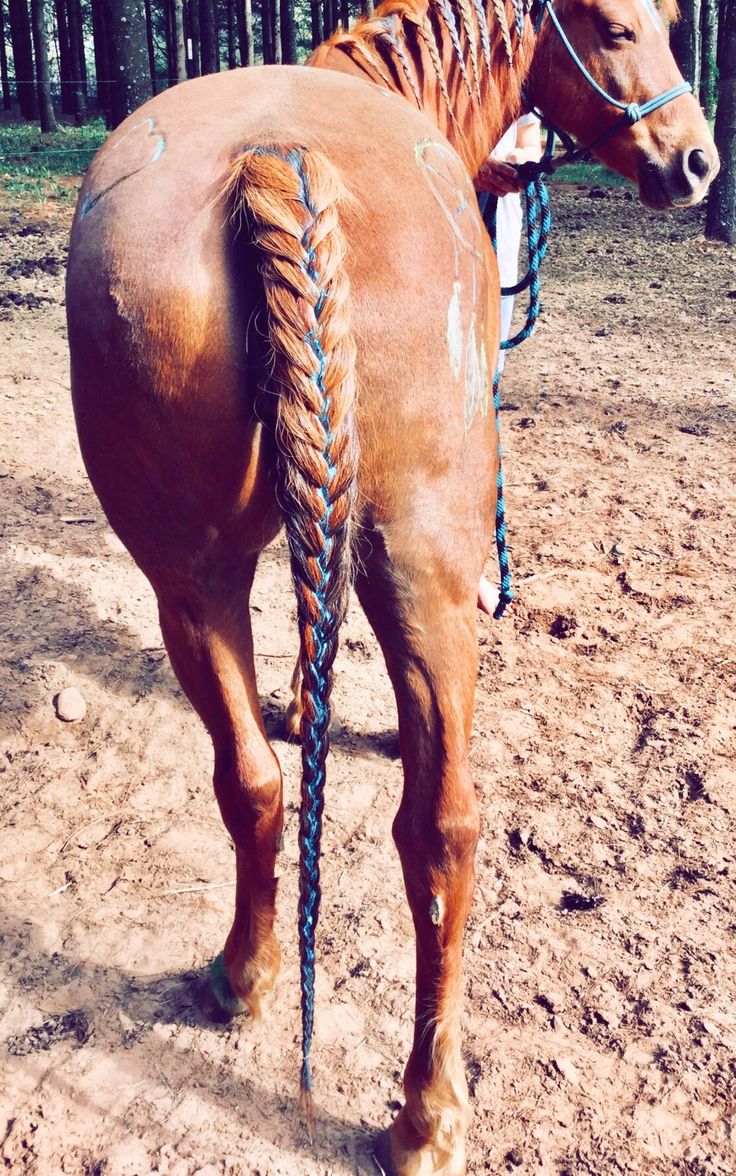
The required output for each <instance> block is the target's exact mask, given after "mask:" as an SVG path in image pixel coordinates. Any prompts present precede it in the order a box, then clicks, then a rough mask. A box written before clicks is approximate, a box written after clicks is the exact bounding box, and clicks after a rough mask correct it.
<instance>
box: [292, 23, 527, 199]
mask: <svg viewBox="0 0 736 1176" xmlns="http://www.w3.org/2000/svg"><path fill="white" fill-rule="evenodd" d="M528 24H529V22H528V21H527V22H526V25H527V34H526V36H525V37H524V39H523V41H521V42H520V40H519V37H518V35H517V32H516V26H515V19H514V6H513V3H512V2H511V0H385V3H383V4H381V6H380V7H379V8H378V9H377V11H376V13H375V15H374V16H372V17H369V18H367V19H365V20H361V21H359V22H358V24H356V26H355V27H354V28H353V29H351V31H350V32H349V33H344V32H338V33H336V34H335V35H334V36H333V37H331V38H330V40H329V41H327V42H326V43H325V44H324V45H322V46H320V48H319V49H317V50H316V51H315V53H314V54H313V55H312V57H311V58H310V61H309V64H310V65H313V66H317V67H319V68H326V69H340V70H345V71H347V72H351V73H352V72H355V73H359V74H362V75H363V76H365V77H367V78H370V80H371V81H374V82H376V83H378V84H379V85H383V86H385V87H386V88H387V89H390V90H393V91H395V92H396V93H399V94H402V95H403V96H404V97H405V98H406V99H407V100H408V101H409V102H411V103H412V105H415V106H417V107H419V108H420V109H421V110H422V111H423V112H424V113H425V114H426V115H428V117H429V118H431V119H432V121H433V122H435V123H436V124H437V126H438V127H439V129H440V130H441V131H442V133H443V134H444V135H445V136H446V137H447V138H448V139H449V140H450V142H451V143H452V145H453V147H454V148H455V150H456V151H457V152H458V154H459V155H460V156H461V158H462V159H463V161H464V162H465V165H466V167H467V168H468V171H469V172H470V174H471V176H473V177H474V176H475V175H477V173H478V170H479V168H480V166H481V164H482V163H483V160H484V159H486V157H487V156H488V154H489V152H490V151H491V150H492V149H493V147H494V146H495V144H496V143H497V142H498V140H499V139H500V138H501V135H502V134H503V132H504V131H505V130H506V128H507V127H508V126H510V125H511V123H512V122H513V121H514V120H515V119H516V118H517V117H518V115H519V112H520V109H521V97H520V90H521V86H522V84H523V81H524V79H525V77H526V74H527V73H528V70H529V65H530V62H531V51H532V43H533V36H532V35H531V33H530V31H529V29H528Z"/></svg>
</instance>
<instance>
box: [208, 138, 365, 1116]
mask: <svg viewBox="0 0 736 1176" xmlns="http://www.w3.org/2000/svg"><path fill="white" fill-rule="evenodd" d="M225 196H226V198H227V201H228V204H229V206H230V208H231V209H232V210H233V211H234V212H235V213H238V212H241V213H243V214H244V216H245V221H246V223H247V225H248V231H249V236H250V239H251V240H252V242H253V244H254V245H255V246H256V249H257V250H258V252H259V254H260V272H261V274H262V277H263V283H264V290H265V299H266V305H267V308H268V334H269V340H270V345H271V348H272V350H273V356H274V364H273V375H272V376H271V377H270V378H269V380H268V383H269V391H270V392H272V393H274V395H273V396H269V397H268V401H269V402H270V403H271V404H272V406H273V407H272V409H269V414H272V415H270V416H269V417H267V418H266V419H267V423H268V424H269V425H271V424H272V425H273V427H274V428H275V433H276V441H277V448H278V481H279V488H278V494H279V502H280V504H281V508H282V511H283V515H284V521H285V524H286V531H287V536H288V542H289V549H290V553H291V569H292V575H293V580H294V587H295V590H296V597H297V615H298V622H299V634H300V651H301V652H300V656H301V673H302V688H301V690H302V692H301V712H302V714H301V742H302V795H301V812H300V829H299V847H300V874H299V949H300V968H301V993H302V1041H303V1055H302V1075H301V1084H302V1090H303V1091H304V1092H305V1095H306V1099H307V1102H309V1097H310V1096H309V1092H310V1091H311V1088H312V1075H311V1062H310V1051H311V1043H312V1029H313V1019H314V960H315V954H314V946H315V929H316V925H317V918H318V914H319V902H320V881H319V854H320V840H321V827H322V809H323V797H324V784H325V760H326V757H327V752H328V748H329V727H330V690H331V686H332V665H333V662H334V659H335V654H336V652H337V642H338V630H339V627H340V623H341V621H342V620H343V617H344V615H345V608H346V603H347V596H348V588H349V584H350V577H351V522H352V514H353V505H354V502H355V494H356V479H357V470H358V446H357V440H356V433H355V423H354V402H355V344H354V341H353V336H352V332H351V321H350V289H349V283H348V279H347V275H346V272H345V266H344V259H345V252H346V245H345V237H344V234H343V230H342V228H341V225H340V216H339V205H340V202H341V200H342V199H343V198H344V196H345V190H344V187H343V184H342V181H341V179H340V175H339V173H338V171H337V169H336V168H335V166H334V165H333V164H332V163H330V161H329V160H328V159H326V158H325V156H323V155H321V154H320V153H319V152H318V151H313V150H310V149H308V148H303V147H297V146H255V147H249V148H245V149H244V151H243V152H242V153H241V154H240V155H239V156H238V158H237V159H236V160H235V161H234V163H233V164H232V166H231V169H230V173H229V176H228V179H227V183H226V188H225Z"/></svg>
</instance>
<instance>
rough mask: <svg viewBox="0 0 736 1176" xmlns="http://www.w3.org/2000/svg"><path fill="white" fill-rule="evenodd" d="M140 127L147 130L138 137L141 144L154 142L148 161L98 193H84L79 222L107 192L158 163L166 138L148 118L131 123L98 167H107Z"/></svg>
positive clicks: (113, 161) (119, 177) (164, 148)
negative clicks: (145, 168)
mask: <svg viewBox="0 0 736 1176" xmlns="http://www.w3.org/2000/svg"><path fill="white" fill-rule="evenodd" d="M141 127H146V128H147V130H146V132H145V134H144V135H141V136H139V138H140V141H141V143H143V144H144V145H145V144H146V141H147V140H148V139H152V140H154V142H153V143H152V146H153V151H152V154H151V155H150V156H149V157H148V159H144V160H143V162H142V163H140V164H139V165H138V167H134V168H132V169H131V170H130V171H127V172H125V173H124V175H122V176H116V177H115V178H114V179H112V180H110V182H109V183H108V184H104V185H103V187H102V188H101V189H100V191H99V192H95V193H94V195H93V194H92V193H91V192H86V193H85V194H84V196H83V198H82V204H81V207H80V210H79V219H80V220H84V218H85V217H86V216H88V215H89V214H90V212H91V211H92V209H93V208H95V207H96V205H98V204H99V202H100V200H102V197H103V196H107V194H108V192H112V190H113V188H117V186H118V184H122V182H123V180H129V179H130V178H131V176H135V175H137V174H138V172H140V171H143V168H144V167H148V165H149V164H151V163H158V161H159V159H160V158H161V156H162V155H163V153H164V151H165V150H166V137H165V135H163V134H162V133H161V131H158V130H157V129H156V120H155V119H154V118H150V117H149V118H142V119H140V121H139V122H137V123H133V126H132V127H129V128H128V130H127V131H126V132H125V134H124V135H121V136H120V138H119V139H118V141H117V143H114V144H113V145H112V147H111V148H110V149H109V151H108V153H107V155H106V157H105V158H104V159H103V161H102V163H101V165H100V166H101V167H102V168H103V169H104V168H105V167H106V166H107V165H108V163H109V161H110V157H111V156H112V154H113V152H114V151H117V149H118V147H121V146H122V144H123V143H125V142H127V141H128V140H129V139H130V137H131V135H133V134H134V132H135V131H139V130H140V128H141ZM112 163H113V165H114V163H115V159H114V158H113V159H112ZM103 176H104V170H103Z"/></svg>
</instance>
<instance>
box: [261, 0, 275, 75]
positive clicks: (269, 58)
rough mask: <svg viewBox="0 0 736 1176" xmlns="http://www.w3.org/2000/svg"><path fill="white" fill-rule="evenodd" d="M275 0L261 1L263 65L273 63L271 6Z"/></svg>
mask: <svg viewBox="0 0 736 1176" xmlns="http://www.w3.org/2000/svg"><path fill="white" fill-rule="evenodd" d="M274 2H275V0H261V42H262V45H263V64H264V65H271V64H272V62H273V31H272V30H273V16H272V15H271V5H272V3H274Z"/></svg>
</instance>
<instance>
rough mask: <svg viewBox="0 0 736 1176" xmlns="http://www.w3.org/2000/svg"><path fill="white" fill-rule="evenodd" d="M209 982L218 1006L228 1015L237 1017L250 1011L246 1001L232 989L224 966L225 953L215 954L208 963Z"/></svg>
mask: <svg viewBox="0 0 736 1176" xmlns="http://www.w3.org/2000/svg"><path fill="white" fill-rule="evenodd" d="M210 984H211V986H212V995H213V996H214V998H215V1000H216V1001H217V1004H218V1007H219V1008H220V1009H222V1011H223V1013H225V1014H226V1015H227V1016H228V1017H239V1016H241V1014H243V1013H249V1012H250V1011H251V1009H250V1005H249V1004H248V1002H247V1001H245V1000H243V998H242V997H240V996H238V995H237V993H236V992H234V991H233V986H232V984H231V983H230V980H229V979H228V974H227V969H226V968H225V955H224V953H223V952H220V954H219V955H216V956H215V958H214V959H213V961H212V963H211V964H210Z"/></svg>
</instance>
